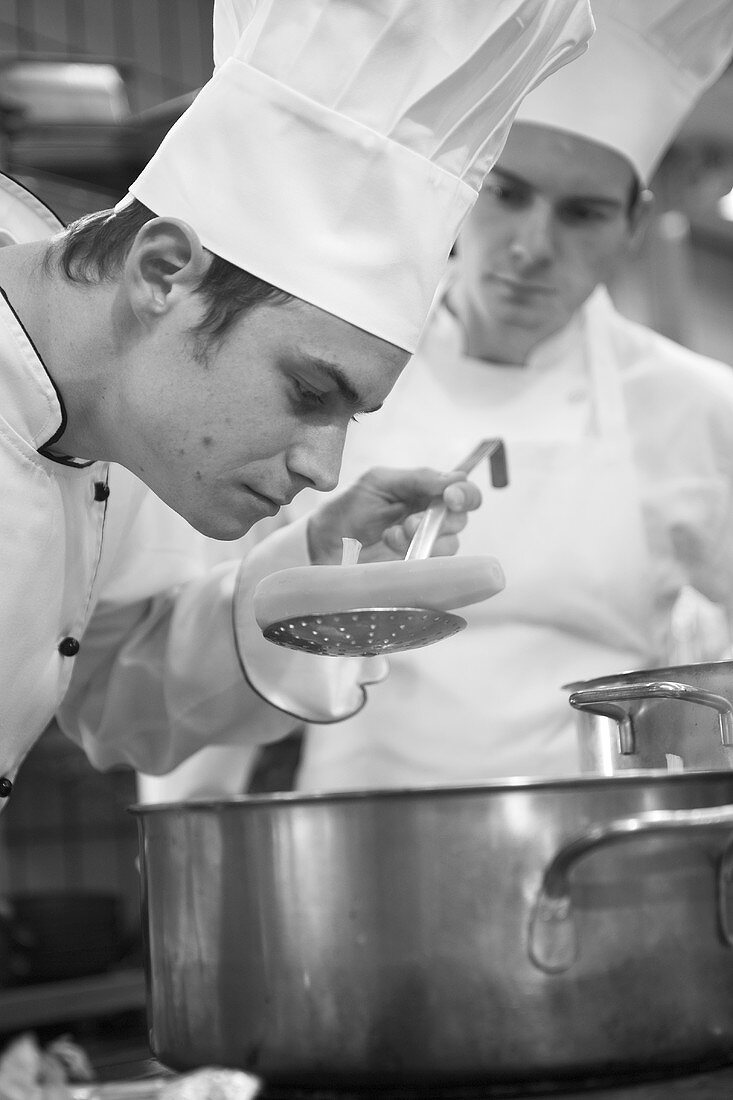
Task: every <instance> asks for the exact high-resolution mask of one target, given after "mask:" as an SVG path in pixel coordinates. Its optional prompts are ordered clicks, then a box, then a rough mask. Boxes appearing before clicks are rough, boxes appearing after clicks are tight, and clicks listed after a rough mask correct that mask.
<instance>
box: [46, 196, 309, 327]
mask: <svg viewBox="0 0 733 1100" xmlns="http://www.w3.org/2000/svg"><path fill="white" fill-rule="evenodd" d="M154 217H156V215H155V214H154V213H153V211H152V210H149V209H148V208H147V206H144V205H143V204H142V203H141V202H138V201H137V199H133V200H132V201H131V202H129V203H127V204H126V205H125V206H123V207H121V208H120V209H119V210H101V211H99V212H98V213H96V214H88V215H87V216H86V217H83V218H79V220H78V221H75V222H72V224H71V225H70V226H69V227H68V228H67V230H66V232H65V233H64V234H63V235H62V236H61V237H60V238H57V239H56V240H55V241H54V243H53V244H52V245H51V247H50V250H49V252H48V254H47V259H46V262H47V263H49V264H50V263H52V262H53V261H54V260H56V259H57V260H58V263H59V264H60V266H61V269H62V270H63V272H64V274H65V275H66V277H67V278H68V279H70V280H71V281H72V282H75V283H86V284H87V285H92V284H94V283H100V282H104V281H105V280H107V279H112V278H114V276H115V275H116V274H117V273H118V272H119V270H120V268H121V267H122V265H123V263H124V261H125V257H126V256H127V254H128V252H129V250H130V248H131V246H132V242H133V241H134V239H135V236H136V234H137V233H138V231H139V230H140V229H141V228H142V227H143V225H145V223H146V222H148V221H150V219H151V218H154ZM211 256H212V260H211V263H210V264H209V267H208V268H207V270H206V273H205V275H204V276H203V278H202V279H201V282H200V283H199V285H198V287H197V288H196V291H197V293H198V294H200V295H201V296H202V298H203V299H204V302H205V303H206V312H205V313H204V316H203V317H202V319H201V320H200V321H199V323H198V324H197V326H196V329H195V331H196V332H197V333H199V334H200V335H202V336H204V337H209V338H210V339H212V340H218V339H221V337H223V336H224V334H225V332H226V331H227V329H228V328H229V327H230V326H231V325H232V324H233V323H234V321H236V320H237V318H238V317H240V316H241V315H242V314H244V313H246V312H247V311H248V310H250V309H253V308H254V307H255V306H257V305H261V304H263V303H265V302H269V303H270V304H271V305H281V304H285V303H286V302H290V301H292V300H293V295H292V294H288V293H287V292H286V291H284V290H280V288H279V287H276V286H273V285H272V284H271V283H267V282H265V280H264V279H259V278H258V277H257V276H256V275H251V274H250V273H249V272H248V271H243V270H242V269H241V268H239V267H235V265H234V264H231V263H229V261H228V260H224V259H222V258H221V256H217V255H216V253H211Z"/></svg>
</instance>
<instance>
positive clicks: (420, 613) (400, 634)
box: [262, 607, 466, 657]
mask: <svg viewBox="0 0 733 1100" xmlns="http://www.w3.org/2000/svg"><path fill="white" fill-rule="evenodd" d="M465 626H466V620H465V619H464V618H462V617H461V616H460V615H454V614H453V613H452V612H451V611H430V610H428V609H427V608H419V607H367V608H363V607H362V608H354V609H353V610H352V611H339V612H333V613H331V614H322V615H297V616H294V617H293V618H291V619H280V620H279V622H276V623H271V624H270V625H269V626H268V627H266V628H265V629H264V630H263V631H262V634H263V636H264V637H265V638H267V640H268V642H274V643H275V644H276V645H280V646H284V647H285V648H286V649H299V650H304V651H305V652H307V653H315V654H317V655H319V656H327V657H353V656H360V657H376V656H377V654H379V653H398V652H399V651H400V650H404V649H421V648H422V646H426V645H432V644H433V642H440V641H442V640H443V638H450V637H451V635H452V634H457V633H458V632H459V631H460V630H463V629H464V628H465Z"/></svg>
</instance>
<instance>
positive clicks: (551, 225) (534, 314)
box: [459, 122, 652, 363]
mask: <svg viewBox="0 0 733 1100" xmlns="http://www.w3.org/2000/svg"><path fill="white" fill-rule="evenodd" d="M651 206H652V202H651V194H650V192H648V191H644V190H642V189H641V187H640V184H639V181H638V178H637V175H636V173H635V171H634V168H633V167H632V165H631V164H630V162H629V161H628V160H627V159H626V158H625V157H624V156H622V155H621V153H619V152H616V151H615V150H614V149H611V148H608V147H605V146H603V145H599V144H597V143H596V142H592V141H589V140H587V139H585V138H582V137H579V136H577V135H575V134H571V133H564V132H563V131H561V130H556V129H553V128H551V127H546V126H538V125H533V124H531V123H524V122H517V123H515V125H514V126H513V127H512V130H511V132H510V134H509V137H508V139H507V143H506V145H505V146H504V150H503V152H502V154H501V156H500V158H499V160H498V161H497V164H496V165H495V167H494V169H493V170H492V171H491V173H490V174H489V175H488V177H487V179H486V181H485V182H484V185H483V188H482V190H481V192H480V194H479V197H478V201H477V202H476V205H475V207H474V208H473V210H472V211H471V213H470V214H469V216H468V218H467V221H466V224H465V226H464V228H463V231H462V233H461V237H460V242H459V255H460V263H461V273H462V286H463V309H464V322H465V325H466V332H467V350H468V352H469V354H471V355H473V356H475V357H476V358H483V359H490V360H492V361H495V362H503V363H524V362H525V361H526V359H527V356H528V355H529V353H530V352H531V351H532V349H533V348H534V347H535V346H536V345H537V344H538V343H539V342H540V341H542V340H545V339H546V338H547V337H549V336H551V335H552V334H553V333H555V332H558V331H559V330H560V329H562V328H563V327H564V326H565V325H566V324H567V323H568V322H569V321H570V319H571V318H572V316H573V314H574V313H575V312H576V311H577V310H578V309H579V308H580V306H581V305H582V304H583V302H585V300H586V299H587V298H588V297H589V295H590V294H591V293H592V291H593V290H594V289H595V288H596V287H597V286H598V285H599V284H605V283H607V282H608V281H609V280H610V279H611V278H612V277H613V275H614V274H615V272H616V270H617V269H618V268H619V266H620V265H621V263H622V262H623V261H624V260H625V259H626V258H627V256H628V255H629V253H630V252H631V251H632V250H633V248H634V247H635V245H636V244H637V243H638V241H639V240H640V238H641V236H642V233H643V230H644V228H645V226H646V224H647V221H648V216H649V212H650V210H651Z"/></svg>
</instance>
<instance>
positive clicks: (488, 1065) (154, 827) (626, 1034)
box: [135, 772, 733, 1091]
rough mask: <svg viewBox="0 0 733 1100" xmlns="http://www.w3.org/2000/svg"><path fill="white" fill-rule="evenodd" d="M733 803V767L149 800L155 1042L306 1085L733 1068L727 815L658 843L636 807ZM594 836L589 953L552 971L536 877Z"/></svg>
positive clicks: (585, 898)
mask: <svg viewBox="0 0 733 1100" xmlns="http://www.w3.org/2000/svg"><path fill="white" fill-rule="evenodd" d="M731 804H733V774H731V773H727V772H717V773H713V772H710V773H702V772H698V773H681V774H677V775H674V774H668V773H659V772H644V773H638V774H633V773H626V774H624V775H623V776H616V777H614V778H612V779H605V778H586V779H581V780H570V779H568V780H558V781H555V782H551V781H547V782H543V781H529V780H527V781H523V780H517V781H510V782H507V783H505V784H496V785H491V786H483V787H472V788H435V789H426V790H415V791H379V792H365V793H361V794H359V793H357V794H350V795H331V796H317V795H315V796H298V795H279V796H259V797H250V798H242V799H237V800H234V801H232V802H203V803H189V804H168V805H165V806H159V807H156V806H140V807H136V808H135V812H136V813H137V814H138V815H139V816H138V819H139V824H140V832H141V859H142V872H143V880H144V899H143V905H144V911H145V915H144V925H145V929H146V936H147V952H148V972H149V1017H150V1025H151V1041H152V1046H153V1050H154V1053H155V1055H156V1057H157V1058H158V1059H159V1060H160V1061H161V1062H162V1063H163V1064H165V1065H167V1066H170V1067H171V1068H173V1069H175V1070H186V1069H190V1068H194V1067H196V1066H201V1065H206V1064H210V1065H211V1064H213V1065H229V1066H235V1067H238V1068H241V1069H244V1070H247V1071H249V1072H251V1073H253V1074H256V1075H257V1076H260V1077H262V1078H263V1079H264V1080H265V1081H266V1083H267V1085H268V1087H270V1088H280V1089H282V1088H285V1087H290V1088H299V1089H301V1090H306V1091H307V1090H308V1089H318V1088H320V1089H324V1090H326V1089H331V1090H338V1089H341V1090H344V1091H349V1090H352V1091H359V1090H369V1089H373V1090H377V1091H378V1090H384V1089H393V1090H394V1089H400V1088H402V1089H405V1088H411V1089H420V1088H423V1089H425V1088H430V1089H438V1088H452V1089H457V1088H477V1087H479V1086H489V1085H491V1086H492V1087H497V1086H499V1085H505V1086H506V1085H512V1084H513V1085H517V1084H518V1083H521V1082H525V1083H527V1082H530V1081H532V1080H535V1081H538V1080H539V1081H548V1080H565V1081H566V1083H570V1082H572V1081H573V1080H579V1079H582V1078H584V1077H588V1076H596V1077H604V1076H605V1077H608V1076H613V1075H614V1074H619V1073H630V1072H634V1071H635V1072H641V1073H647V1074H651V1075H653V1074H654V1073H655V1072H656V1073H658V1072H666V1071H670V1070H673V1069H680V1070H681V1069H682V1068H684V1067H687V1068H688V1069H689V1068H690V1067H695V1068H698V1067H701V1066H704V1065H706V1064H707V1065H710V1064H713V1063H715V1062H716V1061H717V1062H724V1061H727V1060H729V1059H731V1058H732V1057H733V949H731V947H730V946H729V942H728V940H727V938H726V936H725V934H724V931H723V929H722V927H721V925H722V924H723V923H725V922H727V921H728V916H729V911H730V909H731V901H732V900H733V896H732V895H731V887H730V878H731V876H730V873H729V872H730V867H731V862H732V861H731V858H730V854H729V853H730V848H729V844H730V842H731V840H733V824H730V826H728V819H727V818H726V813H728V816H729V817H730V816H733V811H725V812H724V813H722V814H718V815H716V821H717V822H718V823H717V826H713V825H711V824H710V821H709V819H708V820H707V823H706V824H704V825H702V826H701V827H700V828H698V829H695V828H693V827H692V826H691V825H690V820H689V815H687V817H686V818H685V825H684V828H681V829H680V830H679V832H675V831H674V830H671V831H669V830H667V831H665V832H664V833H661V834H660V833H659V832H654V831H649V830H648V829H645V828H644V815H649V814H650V813H660V812H662V811H665V814H664V816H665V821H667V820H668V819H669V816H670V814H669V813H667V811H677V810H683V811H684V810H694V809H696V808H703V807H713V806H723V805H731ZM683 816H684V815H683ZM636 819H638V820H639V824H638V827H634V826H633V825H632V826H631V827H630V826H629V825H628V822H629V821H632V822H633V821H634V820H636ZM614 822H622V823H624V824H623V825H618V826H616V831H617V832H618V833H619V834H621V833H623V834H624V835H623V837H621V835H619V838H618V842H615V843H608V844H606V843H604V844H601V845H595V846H594V843H593V837H594V832H593V831H594V830H595V829H597V828H599V827H600V826H601V825H603V826H604V827H605V834H604V835H611V833H613V831H614ZM721 823H722V824H721ZM665 828H666V827H665ZM568 846H570V847H568ZM583 846H585V849H587V851H584V854H583V858H578V859H577V860H576V861H575V862H574V866H573V867H572V871H571V873H569V874H568V875H567V876H566V879H567V883H569V901H570V904H571V906H572V925H573V930H574V935H575V936H576V938H577V943H576V947H577V950H576V951H575V954H574V956H573V957H572V958H570V959H569V960H568V958H567V957H566V958H565V959H564V963H563V967H562V968H560V969H559V970H558V971H557V972H548V970H547V968H543V966H542V965H538V961H537V959H536V958H533V953H532V950H531V937H532V935H536V934H537V933H536V929H534V931H533V927H532V926H533V921H534V922H535V924H536V919H537V909H538V906H539V905H540V904H541V901H542V884H543V881H545V883H546V885H547V882H548V881H549V882H552V875H550V876H549V879H548V878H546V876H547V872H548V869H551V868H552V867H553V861H554V860H555V859H556V857H557V856H558V854H560V855H561V857H562V858H563V859H564V866H565V867H566V868H567V863H568V860H567V857H566V856H563V855H562V853H563V850H564V849H567V851H572V852H579V851H580V849H581V848H582V847H583ZM724 857H725V858H724ZM566 879H563V882H565V881H566ZM565 927H567V926H565ZM552 934H553V933H552V931H550V933H549V935H550V936H552ZM563 934H564V931H563V929H561V930H560V935H561V936H562V935H563ZM545 946H547V944H545ZM550 946H551V945H550Z"/></svg>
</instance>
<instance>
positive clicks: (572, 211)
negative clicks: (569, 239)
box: [559, 202, 612, 225]
mask: <svg viewBox="0 0 733 1100" xmlns="http://www.w3.org/2000/svg"><path fill="white" fill-rule="evenodd" d="M559 214H560V218H561V220H562V221H564V222H565V224H566V225H593V224H596V223H599V222H605V221H609V220H610V218H611V216H612V215H611V213H610V211H609V210H607V209H606V207H600V206H591V205H589V204H587V203H584V202H569V203H566V204H565V205H564V206H563V207H562V208H561V209H560V211H559Z"/></svg>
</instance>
